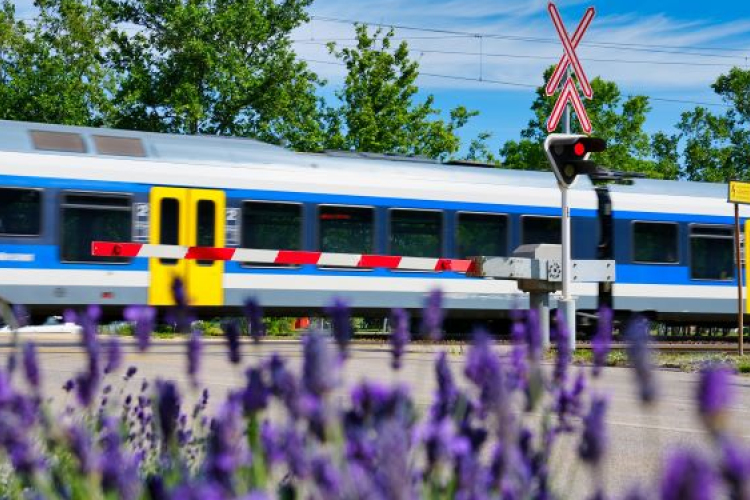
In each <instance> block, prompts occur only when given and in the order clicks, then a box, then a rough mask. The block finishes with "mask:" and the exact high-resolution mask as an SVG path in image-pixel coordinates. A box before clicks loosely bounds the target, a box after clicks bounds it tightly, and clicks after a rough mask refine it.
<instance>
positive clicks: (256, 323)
mask: <svg viewBox="0 0 750 500" xmlns="http://www.w3.org/2000/svg"><path fill="white" fill-rule="evenodd" d="M245 317H246V318H247V326H248V328H249V329H250V335H251V336H252V338H253V340H254V341H255V343H256V344H257V343H258V342H260V338H261V337H265V335H266V325H265V323H263V308H262V307H261V306H260V304H259V303H258V301H257V300H256V299H255V298H254V297H250V298H248V299H247V300H245Z"/></svg>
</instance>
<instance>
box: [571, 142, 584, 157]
mask: <svg viewBox="0 0 750 500" xmlns="http://www.w3.org/2000/svg"><path fill="white" fill-rule="evenodd" d="M573 152H574V153H575V155H576V156H583V155H585V154H586V146H584V145H583V143H582V142H577V143H576V145H575V146H573Z"/></svg>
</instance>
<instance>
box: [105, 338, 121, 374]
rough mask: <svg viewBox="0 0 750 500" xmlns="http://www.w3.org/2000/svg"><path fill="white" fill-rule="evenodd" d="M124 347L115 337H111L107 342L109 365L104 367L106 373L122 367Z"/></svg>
mask: <svg viewBox="0 0 750 500" xmlns="http://www.w3.org/2000/svg"><path fill="white" fill-rule="evenodd" d="M122 359H123V356H122V347H121V346H120V339H118V338H117V337H115V336H112V337H110V339H109V340H108V341H107V365H106V366H105V367H104V373H112V372H115V371H117V370H118V369H119V368H120V366H121V365H122Z"/></svg>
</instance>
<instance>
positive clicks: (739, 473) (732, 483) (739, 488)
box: [720, 439, 750, 500]
mask: <svg viewBox="0 0 750 500" xmlns="http://www.w3.org/2000/svg"><path fill="white" fill-rule="evenodd" d="M721 455H722V456H721V461H720V464H721V472H722V475H723V476H724V480H725V481H726V484H727V486H728V488H729V495H730V496H729V498H731V499H732V500H744V499H747V498H750V453H748V451H747V450H746V449H743V448H741V447H740V446H738V445H737V443H734V442H733V441H731V440H728V439H727V440H724V441H723V442H722V444H721Z"/></svg>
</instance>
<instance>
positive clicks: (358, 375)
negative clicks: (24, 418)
mask: <svg viewBox="0 0 750 500" xmlns="http://www.w3.org/2000/svg"><path fill="white" fill-rule="evenodd" d="M34 340H35V341H36V342H37V344H38V351H39V355H40V357H41V365H42V377H43V384H44V386H45V394H46V395H47V396H51V397H52V398H53V406H55V407H57V408H62V407H63V405H64V404H66V398H67V397H68V396H66V395H65V394H64V392H63V391H62V390H61V389H60V388H61V387H62V385H63V384H64V383H65V381H66V380H68V379H69V378H71V377H72V376H73V375H74V374H75V373H76V372H77V371H79V370H81V369H82V367H83V362H84V356H83V354H82V352H81V350H80V348H79V347H78V346H77V344H76V343H75V341H74V339H73V338H72V337H68V336H44V337H41V336H40V337H35V338H34ZM446 348H447V349H449V350H450V351H452V353H451V356H450V361H451V366H452V368H453V369H454V372H455V374H456V376H458V377H461V370H462V366H463V354H462V353H461V352H459V351H460V348H459V347H457V346H455V345H453V346H449V347H446ZM8 349H9V347H8V345H7V344H3V343H2V341H0V356H2V358H4V357H5V355H6V354H7V352H8ZM439 349H441V348H440V347H432V346H417V347H414V348H413V350H412V351H411V352H409V353H408V354H407V356H406V360H405V363H404V368H403V370H402V371H401V372H400V373H399V374H398V375H394V373H393V372H392V370H391V369H390V352H389V351H388V349H387V346H386V345H378V344H369V345H364V344H361V345H355V346H354V348H353V353H352V358H351V360H350V361H349V362H348V363H347V365H346V368H345V372H344V377H345V380H346V381H347V383H349V384H351V383H354V382H356V381H359V380H361V379H363V378H368V379H377V380H380V381H384V382H395V381H399V382H402V383H406V384H408V385H409V386H410V388H411V390H412V393H413V395H414V397H415V400H416V402H417V404H418V405H419V406H422V407H426V406H427V405H428V404H429V402H430V400H431V395H432V393H433V391H434V388H435V384H434V374H433V361H434V359H435V356H436V352H437V351H438V350H439ZM242 350H243V365H245V366H246V365H248V364H252V363H257V362H258V360H260V359H261V358H262V357H264V356H267V355H268V354H270V353H271V352H273V351H278V352H280V353H282V354H284V355H285V356H286V357H287V358H288V359H290V361H291V363H292V366H293V367H295V368H297V367H298V366H299V363H300V359H301V346H300V344H299V343H298V342H296V341H268V342H264V343H262V344H261V345H260V346H255V345H252V344H250V343H245V344H243V345H242ZM125 351H126V364H127V365H135V366H137V367H138V374H137V375H136V376H135V377H134V380H132V381H131V382H130V383H129V384H130V386H129V387H128V388H126V389H125V390H126V391H127V390H131V391H137V390H138V387H139V386H140V381H141V380H142V378H143V377H147V378H149V379H154V378H156V377H162V378H170V379H173V380H176V381H178V382H179V383H180V384H181V385H182V386H183V391H184V393H185V394H186V397H188V398H190V397H194V396H195V393H191V392H190V390H189V389H188V384H187V382H188V380H187V376H186V375H185V348H184V345H183V344H182V343H181V342H180V341H160V342H156V343H155V345H154V346H152V348H151V349H150V350H149V352H147V353H146V354H140V353H137V352H136V350H135V349H134V346H133V345H132V344H130V345H128V346H127V347H126V348H125ZM575 369H578V368H574V370H575ZM201 373H202V376H201V379H202V381H203V383H204V384H205V386H207V387H208V388H209V390H210V391H211V395H212V399H211V402H212V404H213V405H215V404H217V402H218V400H219V399H220V396H222V395H223V394H225V393H226V391H227V390H228V389H230V388H235V387H238V386H239V385H240V384H242V383H243V381H244V375H243V373H242V369H240V368H237V367H233V366H231V365H230V364H229V363H228V362H227V357H226V349H225V347H224V344H223V342H222V341H220V340H217V341H212V342H209V343H206V344H205V345H204V353H203V357H202V368H201ZM632 375H633V374H632V373H631V371H630V370H629V369H626V368H610V369H606V370H605V371H604V374H603V377H602V378H601V379H600V380H598V381H596V383H595V384H593V385H592V389H593V390H595V391H598V392H601V393H605V394H607V395H608V397H609V400H610V407H609V411H608V419H607V421H608V424H609V431H610V448H609V453H608V458H607V462H606V466H605V467H604V470H603V471H601V472H600V473H599V474H600V477H601V478H603V481H604V482H605V484H606V485H607V490H608V491H609V492H610V493H614V494H616V495H617V496H619V495H621V494H622V493H624V492H625V491H626V490H627V489H628V488H629V487H630V485H633V484H642V485H644V486H646V485H654V484H655V480H656V478H657V475H658V473H659V471H660V468H661V464H662V461H663V458H664V455H665V453H666V452H667V451H668V450H669V449H670V448H672V447H675V446H696V447H701V448H705V449H706V451H707V452H708V446H707V444H708V436H707V434H706V433H705V432H704V431H703V429H702V427H701V425H700V422H699V421H698V419H697V416H696V414H695V410H694V404H693V401H694V394H695V390H696V381H697V376H696V375H695V374H689V373H682V372H673V371H660V372H658V374H657V380H658V386H659V392H660V397H659V400H658V403H657V404H656V405H654V406H653V407H652V408H643V407H642V406H641V405H640V403H639V401H638V399H637V394H636V391H635V386H634V384H633V377H632ZM113 380H114V382H115V384H122V383H123V382H121V381H120V380H121V377H114V378H113ZM733 383H734V386H735V389H736V393H737V394H736V403H735V405H734V407H733V409H732V414H731V419H730V425H731V427H732V430H733V431H734V433H735V435H736V436H737V437H738V439H742V440H743V441H744V442H745V443H746V444H750V428H749V426H750V378H745V377H735V378H734V379H733ZM191 394H192V396H191ZM529 418H530V425H535V420H536V421H538V419H537V417H535V416H531V417H529ZM577 444H578V443H577V441H576V440H573V439H569V440H566V441H563V442H561V444H560V445H558V448H557V449H556V450H555V452H554V453H553V456H552V458H551V460H552V463H553V465H552V468H553V470H554V471H555V473H554V474H553V477H552V480H553V484H554V485H555V487H556V490H557V491H559V492H563V493H565V495H564V496H565V497H566V498H585V497H587V496H588V495H589V494H590V492H591V488H592V477H593V474H591V471H588V470H586V469H585V468H583V467H581V466H578V467H572V466H571V464H573V463H574V461H573V460H570V458H571V457H572V456H573V454H575V453H576V447H577Z"/></svg>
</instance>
